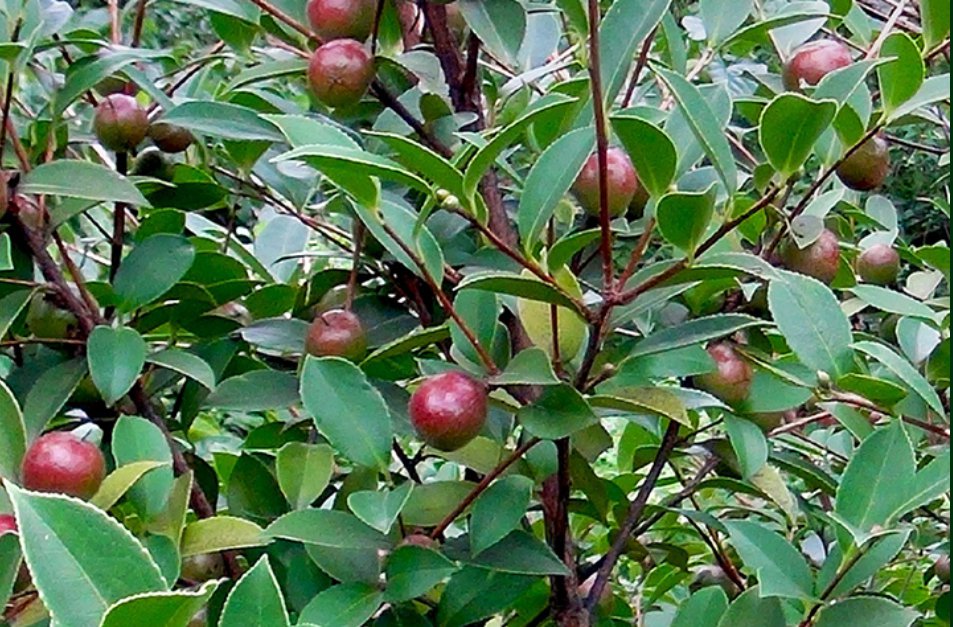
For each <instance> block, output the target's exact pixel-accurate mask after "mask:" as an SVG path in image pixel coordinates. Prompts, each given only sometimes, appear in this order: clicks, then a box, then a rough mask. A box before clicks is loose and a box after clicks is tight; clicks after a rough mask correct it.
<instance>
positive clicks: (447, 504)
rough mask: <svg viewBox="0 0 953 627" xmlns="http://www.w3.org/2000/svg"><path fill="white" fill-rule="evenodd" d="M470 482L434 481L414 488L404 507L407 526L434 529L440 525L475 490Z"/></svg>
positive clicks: (403, 514)
mask: <svg viewBox="0 0 953 627" xmlns="http://www.w3.org/2000/svg"><path fill="white" fill-rule="evenodd" d="M473 486H474V484H472V483H470V482H469V481H433V482H431V483H424V484H421V485H418V486H417V487H416V488H414V491H413V492H411V494H410V499H408V500H407V504H406V505H404V511H403V512H402V515H401V518H402V519H403V521H404V524H405V525H415V526H417V527H433V526H435V525H437V524H438V523H440V521H442V520H443V519H444V517H445V516H447V515H448V514H449V513H450V512H451V511H453V509H454V508H456V507H457V505H459V504H460V502H461V501H462V500H463V499H465V498H466V497H467V496H468V495H469V494H470V492H471V491H472V490H473Z"/></svg>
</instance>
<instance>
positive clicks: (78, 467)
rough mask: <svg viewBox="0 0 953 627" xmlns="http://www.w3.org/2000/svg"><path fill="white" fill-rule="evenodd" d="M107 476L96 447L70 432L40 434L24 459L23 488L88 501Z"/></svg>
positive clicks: (22, 468)
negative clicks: (66, 495)
mask: <svg viewBox="0 0 953 627" xmlns="http://www.w3.org/2000/svg"><path fill="white" fill-rule="evenodd" d="M105 476H106V461H105V460H104V459H103V454H102V452H100V450H99V448H98V447H97V446H96V445H94V444H92V443H90V442H86V441H85V440H81V439H80V438H78V437H76V436H75V435H73V434H72V433H66V432H64V431H54V432H52V433H47V434H46V435H42V436H40V437H39V438H37V440H36V441H35V442H34V443H33V444H32V445H31V446H30V448H29V449H27V452H26V454H25V455H24V456H23V466H22V467H21V469H20V478H21V479H22V480H23V487H25V488H27V489H28V490H35V491H38V492H57V493H61V494H68V495H70V496H75V497H77V498H81V499H89V498H90V497H92V496H93V495H94V494H96V490H98V489H99V485H100V484H101V483H102V482H103V477H105Z"/></svg>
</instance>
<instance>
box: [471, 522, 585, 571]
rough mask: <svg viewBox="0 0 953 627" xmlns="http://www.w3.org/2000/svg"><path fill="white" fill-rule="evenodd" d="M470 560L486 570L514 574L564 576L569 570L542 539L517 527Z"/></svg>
mask: <svg viewBox="0 0 953 627" xmlns="http://www.w3.org/2000/svg"><path fill="white" fill-rule="evenodd" d="M472 562H473V564H474V565H477V566H482V567H483V568H489V569H490V570H498V571H502V572H506V573H514V574H518V575H566V574H568V572H569V571H568V569H567V568H566V565H565V564H563V563H562V561H560V559H559V558H558V557H556V554H555V553H553V551H552V549H550V548H549V546H548V545H547V544H546V543H545V542H543V541H542V540H540V539H538V538H537V537H536V536H534V535H533V534H531V533H528V532H526V531H523V530H520V529H517V530H516V531H511V532H510V533H509V534H508V535H507V536H506V537H505V538H503V539H502V540H500V541H499V542H497V543H496V544H494V545H493V546H491V547H490V548H488V549H484V550H483V551H481V552H480V554H479V555H477V556H476V557H475V558H473V560H472Z"/></svg>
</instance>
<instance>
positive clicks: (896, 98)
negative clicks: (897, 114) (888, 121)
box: [877, 32, 924, 115]
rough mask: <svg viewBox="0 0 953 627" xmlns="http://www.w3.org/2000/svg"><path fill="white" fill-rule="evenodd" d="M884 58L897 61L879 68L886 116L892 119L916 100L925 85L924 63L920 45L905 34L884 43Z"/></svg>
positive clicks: (882, 56)
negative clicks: (913, 99) (899, 108)
mask: <svg viewBox="0 0 953 627" xmlns="http://www.w3.org/2000/svg"><path fill="white" fill-rule="evenodd" d="M880 56H881V58H888V57H894V58H893V60H891V61H888V62H887V63H884V64H883V65H881V66H879V67H878V68H877V78H878V79H879V81H880V97H881V99H882V100H883V106H884V113H885V114H887V115H889V114H890V113H891V112H893V111H895V110H896V109H897V107H899V106H900V105H902V104H903V103H905V102H906V101H908V100H910V99H911V98H913V96H914V95H915V94H916V93H917V91H919V89H920V86H921V85H923V73H924V67H923V59H922V58H921V57H920V49H919V48H918V47H917V44H916V43H915V42H914V41H913V39H912V38H911V37H910V35H908V34H906V33H902V32H895V33H891V34H890V35H888V36H887V38H886V39H884V42H883V44H882V45H881V46H880Z"/></svg>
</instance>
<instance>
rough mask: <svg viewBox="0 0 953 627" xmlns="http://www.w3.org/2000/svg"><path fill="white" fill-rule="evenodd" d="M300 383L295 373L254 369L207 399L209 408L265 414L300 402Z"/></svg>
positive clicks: (229, 380)
mask: <svg viewBox="0 0 953 627" xmlns="http://www.w3.org/2000/svg"><path fill="white" fill-rule="evenodd" d="M298 398H299V397H298V382H297V381H296V380H295V377H294V375H293V374H292V373H289V372H281V371H278V370H269V369H263V370H252V371H250V372H246V373H244V374H240V375H238V376H234V377H229V378H227V379H225V380H224V381H222V382H221V383H220V384H219V385H218V387H216V388H215V391H214V392H212V393H211V394H209V395H208V397H207V398H206V399H205V405H206V406H208V407H218V408H220V409H232V410H236V411H263V410H266V409H275V408H277V407H287V406H289V405H294V404H296V403H297V402H298Z"/></svg>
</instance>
